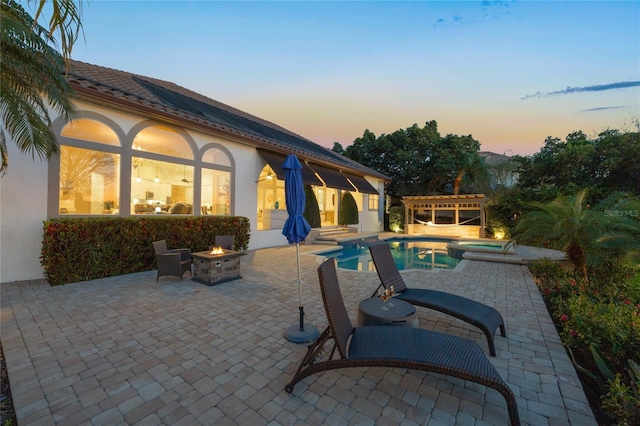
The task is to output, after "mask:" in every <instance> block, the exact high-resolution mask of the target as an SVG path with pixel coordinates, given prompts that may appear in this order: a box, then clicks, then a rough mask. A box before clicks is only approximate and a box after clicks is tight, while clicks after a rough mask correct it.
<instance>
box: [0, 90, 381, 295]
mask: <svg viewBox="0 0 640 426" xmlns="http://www.w3.org/2000/svg"><path fill="white" fill-rule="evenodd" d="M77 105H78V107H79V109H80V110H81V111H92V112H95V113H98V114H101V115H104V116H105V117H108V118H109V119H111V120H113V121H115V122H116V123H117V124H118V126H119V127H120V128H121V129H122V131H123V132H124V133H125V134H127V133H129V131H130V130H131V129H132V128H133V127H134V126H135V125H137V124H138V123H140V122H141V121H147V120H146V119H144V118H141V117H136V116H133V115H130V114H125V113H122V112H119V111H113V110H110V109H107V108H103V107H100V106H96V105H93V104H87V103H83V102H77ZM51 114H52V116H55V114H54V113H53V112H51ZM188 133H189V134H190V135H191V136H192V137H193V139H194V141H195V142H196V144H197V146H198V148H201V147H202V146H204V145H206V144H209V143H218V144H221V145H223V146H224V147H225V148H226V149H228V150H229V152H230V153H231V156H232V157H233V162H234V163H235V169H234V172H233V174H232V176H234V177H235V181H234V182H233V183H232V188H233V191H234V193H233V199H232V211H231V214H232V215H236V216H245V217H247V218H249V222H250V226H251V231H250V232H251V235H250V239H249V249H251V250H254V249H260V248H265V247H274V246H280V245H286V244H287V239H286V238H285V237H284V236H283V235H282V230H281V229H273V230H260V231H259V230H258V229H257V228H256V226H257V214H258V213H257V198H258V196H257V191H258V187H257V185H256V181H257V180H258V176H259V174H260V171H261V170H262V168H263V167H264V162H263V160H262V157H261V156H260V154H259V153H258V152H257V151H256V149H255V148H254V147H252V146H249V145H244V144H242V143H238V142H233V141H229V140H225V139H222V138H215V137H211V136H208V135H204V134H200V133H197V132H192V131H188ZM7 148H8V151H9V170H8V171H7V173H6V174H5V175H4V176H3V177H2V178H0V282H3V283H5V282H12V281H23V280H30V279H38V278H42V277H43V276H44V275H43V269H42V266H41V265H40V254H41V250H42V236H43V221H45V220H47V219H48V218H47V202H48V200H47V193H48V185H49V183H48V181H47V173H48V167H49V166H48V163H47V162H43V161H40V160H39V159H36V160H35V161H34V160H32V159H31V157H30V156H28V155H24V154H22V153H21V152H20V151H19V150H18V148H17V147H16V145H15V144H14V143H13V142H12V141H10V140H9V141H8V143H7ZM372 185H373V186H374V187H376V188H378V189H379V190H380V194H383V193H384V192H383V190H384V188H383V183H382V181H380V182H378V183H372ZM54 202H55V200H54ZM121 202H123V200H121ZM383 204H384V196H383V195H381V196H380V208H379V210H378V211H369V210H368V204H367V205H365V206H364V207H363V210H362V212H361V215H360V225H359V227H360V230H361V231H363V232H378V231H382V229H383V218H382V211H383V210H382V209H383Z"/></svg>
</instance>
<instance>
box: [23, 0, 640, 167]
mask: <svg viewBox="0 0 640 426" xmlns="http://www.w3.org/2000/svg"><path fill="white" fill-rule="evenodd" d="M28 10H30V9H28ZM82 16H83V25H84V33H85V40H82V39H80V40H79V41H78V42H77V44H76V46H75V48H74V51H73V54H72V57H73V58H74V59H77V60H80V61H85V62H89V63H92V64H95V65H100V66H105V67H109V68H115V69H120V70H125V71H128V72H132V73H136V74H141V75H144V76H150V77H155V78H159V79H162V80H168V81H171V82H174V83H176V84H179V85H181V86H184V87H186V88H189V89H191V90H194V91H196V92H199V93H202V94H203V95H206V96H208V97H210V98H213V99H216V100H218V101H220V102H223V103H226V104H228V105H231V106H233V107H236V108H239V109H241V110H243V111H246V112H248V113H251V114H254V115H256V116H258V117H261V118H264V119H266V120H269V121H272V122H274V123H276V124H279V125H281V126H282V127H285V128H287V129H289V130H291V131H293V132H296V133H298V134H300V135H302V136H304V137H306V138H308V139H311V140H313V141H315V142H317V143H320V144H322V145H324V146H327V147H329V148H330V147H332V146H333V142H334V141H337V142H340V143H341V144H342V145H343V146H344V147H347V146H348V145H350V144H351V143H352V142H353V140H354V139H355V138H357V137H359V136H362V133H363V132H364V130H365V129H369V130H370V131H372V132H373V133H375V134H376V135H377V136H379V135H380V134H382V133H392V132H394V131H396V130H398V129H404V128H406V127H409V126H411V125H413V124H414V123H417V124H418V125H419V126H423V125H424V123H425V122H426V121H430V120H436V121H437V122H438V128H439V131H440V133H441V134H442V135H443V136H444V135H446V134H448V133H454V134H458V135H468V134H471V135H472V136H473V137H474V138H475V139H477V140H478V141H479V142H480V143H481V149H482V150H484V151H493V152H497V153H507V154H512V153H513V154H522V155H529V154H532V153H534V152H536V151H538V150H539V149H540V147H541V146H542V145H543V143H544V140H545V138H546V137H547V136H555V137H559V138H561V139H564V138H565V137H566V135H567V134H568V133H570V132H572V131H575V130H582V131H584V132H585V133H586V134H587V135H588V136H595V135H596V134H597V133H599V132H601V131H603V130H606V129H627V130H631V129H633V128H634V126H633V122H634V120H637V119H638V118H640V2H638V1H566V2H560V1H553V2H546V1H518V2H511V1H495V2H494V1H490V2H479V1H449V2H435V1H419V2H395V1H394V2H355V1H351V2H293V1H289V2H216V1H194V2H188V1H99V0H91V1H89V2H84V3H83V15H82Z"/></svg>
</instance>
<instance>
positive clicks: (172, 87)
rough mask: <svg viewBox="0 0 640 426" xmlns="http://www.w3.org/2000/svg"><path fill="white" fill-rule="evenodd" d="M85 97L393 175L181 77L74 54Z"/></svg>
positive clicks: (73, 67)
mask: <svg viewBox="0 0 640 426" xmlns="http://www.w3.org/2000/svg"><path fill="white" fill-rule="evenodd" d="M67 79H68V80H69V82H70V84H71V85H72V87H73V88H74V89H75V91H76V94H75V96H76V97H77V98H79V99H85V100H90V101H93V102H96V101H98V102H99V103H102V104H106V106H109V107H111V108H124V109H129V110H133V111H136V112H138V113H139V114H143V115H154V114H158V115H161V116H163V117H165V118H167V119H173V120H178V121H180V122H181V124H182V125H184V126H189V125H190V126H194V127H196V128H197V129H198V130H199V131H202V132H204V133H213V134H219V133H226V134H230V135H232V136H234V137H235V138H241V139H242V140H243V141H244V142H245V143H249V144H251V145H254V146H256V147H260V148H265V149H272V150H274V151H276V152H281V153H285V154H286V153H293V154H296V155H298V156H299V157H300V158H301V159H306V160H314V161H316V162H320V163H322V164H325V165H327V166H331V167H333V168H336V169H340V170H345V171H350V172H352V173H356V174H358V175H363V174H364V175H369V176H374V177H377V178H381V179H384V180H387V181H389V180H390V178H389V177H388V176H385V175H384V174H382V173H379V172H377V171H375V170H372V169H370V168H368V167H365V166H363V165H362V164H359V163H357V162H355V161H353V160H351V159H349V158H347V157H344V156H343V155H340V154H338V153H335V152H333V151H331V150H330V149H327V148H325V147H323V146H321V145H319V144H317V143H315V142H313V141H311V140H309V139H306V138H304V137H302V136H300V135H298V134H296V133H293V132H291V131H289V130H287V129H285V128H283V127H281V126H278V125H277V124H274V123H272V122H270V121H267V120H263V119H261V118H259V117H256V116H254V115H251V114H248V113H246V112H244V111H241V110H239V109H236V108H233V107H231V106H229V105H226V104H223V103H221V102H218V101H216V100H214V99H211V98H208V97H206V96H204V95H202V94H200V93H197V92H194V91H192V90H189V89H186V88H184V87H182V86H179V85H177V84H175V83H171V82H168V81H164V80H159V79H156V78H152V77H146V76H141V75H137V74H132V73H129V72H126V71H120V70H115V69H112V68H106V67H102V66H98V65H93V64H88V63H86V62H80V61H75V60H71V61H70V67H69V71H68V75H67Z"/></svg>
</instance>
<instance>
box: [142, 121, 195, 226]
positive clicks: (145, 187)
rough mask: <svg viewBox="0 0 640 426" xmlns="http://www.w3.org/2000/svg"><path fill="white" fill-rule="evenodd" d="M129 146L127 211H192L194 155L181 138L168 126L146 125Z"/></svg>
mask: <svg viewBox="0 0 640 426" xmlns="http://www.w3.org/2000/svg"><path fill="white" fill-rule="evenodd" d="M131 149H132V150H133V152H134V155H133V156H132V157H131V213H132V214H150V213H151V214H193V213H194V206H193V201H194V171H195V169H194V166H193V165H192V164H193V161H189V160H193V159H194V155H193V150H192V149H191V146H190V145H189V143H188V142H187V141H186V140H185V138H184V137H183V136H182V135H181V134H179V133H178V132H177V131H175V130H173V129H171V128H169V127H164V126H151V127H146V128H144V129H142V130H141V131H140V132H138V133H137V134H136V136H135V138H134V139H133V144H132V145H131ZM157 157H160V158H164V160H159V159H156V158H157Z"/></svg>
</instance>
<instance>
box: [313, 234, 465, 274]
mask: <svg viewBox="0 0 640 426" xmlns="http://www.w3.org/2000/svg"><path fill="white" fill-rule="evenodd" d="M449 241H450V240H445V239H440V238H429V239H425V238H420V239H404V238H402V239H400V238H399V239H395V238H393V239H389V240H384V241H376V242H374V243H363V244H360V243H351V244H349V243H344V245H343V246H342V247H340V248H338V249H335V250H329V251H323V252H321V253H316V254H317V255H320V256H323V257H333V258H335V259H336V260H337V262H338V268H343V269H351V270H354V271H374V270H375V266H374V264H373V260H371V254H370V253H369V246H370V245H372V244H381V243H389V246H390V247H391V254H392V256H393V260H394V261H395V262H396V265H397V267H398V269H399V270H403V269H435V268H439V269H453V268H455V267H456V266H458V264H459V263H460V259H456V258H454V257H451V256H449V255H448V254H447V243H448V242H449Z"/></svg>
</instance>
